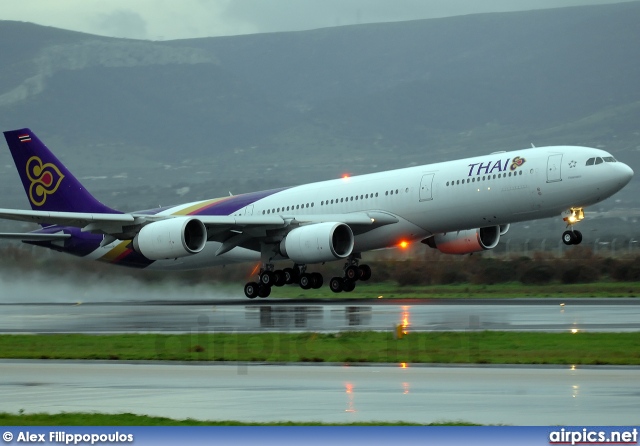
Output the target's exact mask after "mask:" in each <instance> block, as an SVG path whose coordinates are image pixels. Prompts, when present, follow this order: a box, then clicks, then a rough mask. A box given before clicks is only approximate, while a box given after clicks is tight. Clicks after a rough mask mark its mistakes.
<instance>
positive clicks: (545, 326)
mask: <svg viewBox="0 0 640 446" xmlns="http://www.w3.org/2000/svg"><path fill="white" fill-rule="evenodd" d="M396 325H404V326H405V327H406V328H407V329H408V330H411V331H446V330H504V331H548V332H563V331H568V330H579V331H611V332H622V331H640V299H632V298H627V299H625V298H619V299H612V298H608V299H595V298H594V299H563V300H560V299H508V300H505V299H495V300H487V299H464V300H437V299H434V300H405V301H389V300H387V301H380V300H375V299H373V300H357V301H355V300H351V301H344V300H343V301H339V300H333V301H329V302H326V301H321V300H294V301H291V300H287V301H267V302H265V301H247V300H243V299H233V300H209V301H207V300H192V301H140V302H102V303H101V302H94V303H85V304H77V303H51V304H49V303H37V302H33V303H25V304H16V303H3V304H0V333H63V332H66V333H125V332H126V333H137V332H144V333H189V332H197V331H204V332H271V331H284V332H295V331H317V332H332V331H344V330H377V331H380V330H391V329H392V327H394V326H396Z"/></svg>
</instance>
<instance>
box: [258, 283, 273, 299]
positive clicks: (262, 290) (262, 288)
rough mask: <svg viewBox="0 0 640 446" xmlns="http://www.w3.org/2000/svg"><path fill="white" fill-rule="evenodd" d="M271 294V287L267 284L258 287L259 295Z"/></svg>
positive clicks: (267, 295) (266, 295)
mask: <svg viewBox="0 0 640 446" xmlns="http://www.w3.org/2000/svg"><path fill="white" fill-rule="evenodd" d="M269 294H271V287H270V286H267V285H260V287H259V288H258V296H260V297H269Z"/></svg>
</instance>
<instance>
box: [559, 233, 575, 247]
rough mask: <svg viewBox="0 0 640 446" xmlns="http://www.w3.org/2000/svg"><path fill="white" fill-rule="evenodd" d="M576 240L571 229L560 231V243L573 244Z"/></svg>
mask: <svg viewBox="0 0 640 446" xmlns="http://www.w3.org/2000/svg"><path fill="white" fill-rule="evenodd" d="M576 240H577V238H576V235H575V234H574V233H573V231H564V232H563V233H562V243H564V244H565V245H575V243H576Z"/></svg>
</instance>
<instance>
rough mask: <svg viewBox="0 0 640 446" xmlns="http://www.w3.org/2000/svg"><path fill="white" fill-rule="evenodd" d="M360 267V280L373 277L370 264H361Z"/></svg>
mask: <svg viewBox="0 0 640 446" xmlns="http://www.w3.org/2000/svg"><path fill="white" fill-rule="evenodd" d="M358 269H359V270H360V280H362V281H366V280H369V279H371V267H370V266H369V265H360V266H359V267H358Z"/></svg>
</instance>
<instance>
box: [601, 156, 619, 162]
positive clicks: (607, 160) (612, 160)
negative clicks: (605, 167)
mask: <svg viewBox="0 0 640 446" xmlns="http://www.w3.org/2000/svg"><path fill="white" fill-rule="evenodd" d="M602 159H603V160H604V162H605V163H615V162H617V161H616V159H615V158H614V157H612V156H604V157H602Z"/></svg>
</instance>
